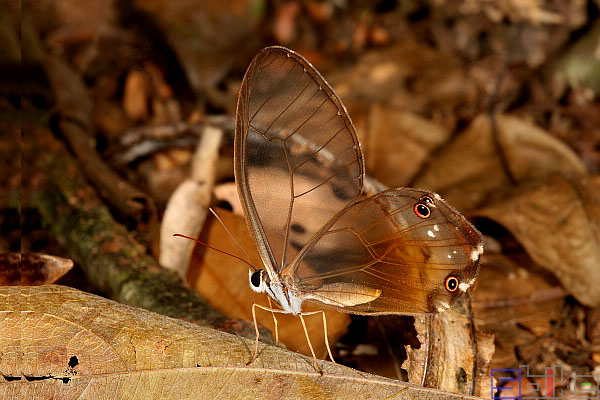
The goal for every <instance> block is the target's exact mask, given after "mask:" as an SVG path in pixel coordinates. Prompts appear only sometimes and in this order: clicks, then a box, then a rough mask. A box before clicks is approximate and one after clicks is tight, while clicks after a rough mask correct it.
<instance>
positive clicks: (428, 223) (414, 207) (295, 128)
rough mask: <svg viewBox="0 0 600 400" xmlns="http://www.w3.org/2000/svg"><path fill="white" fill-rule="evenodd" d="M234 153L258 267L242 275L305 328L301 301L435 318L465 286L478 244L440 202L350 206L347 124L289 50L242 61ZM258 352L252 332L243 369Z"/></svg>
mask: <svg viewBox="0 0 600 400" xmlns="http://www.w3.org/2000/svg"><path fill="white" fill-rule="evenodd" d="M234 148H235V150H234V170H235V180H236V184H237V189H238V194H239V197H240V200H241V203H242V206H243V209H244V214H245V219H246V222H247V225H248V229H249V231H250V233H251V236H252V237H253V239H254V242H255V244H256V247H257V249H258V253H259V255H260V257H261V260H262V263H263V268H261V269H255V270H252V269H251V270H250V271H249V274H248V276H249V284H250V287H251V288H252V289H253V290H254V291H256V292H265V293H267V294H268V296H269V297H270V298H272V299H273V300H275V302H276V303H277V304H278V305H279V306H280V307H281V310H277V311H278V312H283V313H290V314H294V315H298V316H300V318H301V321H302V323H303V326H304V320H303V319H302V316H303V315H306V313H303V311H302V306H303V304H304V303H305V302H309V303H313V304H316V305H317V307H318V308H319V309H325V308H329V309H334V310H337V311H341V312H346V313H352V314H366V315H374V314H403V315H414V314H422V313H435V312H442V311H444V310H446V309H448V308H449V307H451V306H452V304H453V302H454V301H455V300H456V299H457V298H458V297H459V296H460V295H462V294H464V293H465V292H466V291H467V289H468V288H469V287H470V286H471V285H473V283H474V282H475V279H476V277H477V273H478V270H479V263H480V258H481V255H482V254H483V241H482V237H481V234H480V233H479V232H478V231H477V229H476V228H475V227H474V226H473V225H472V224H471V223H470V222H469V221H468V220H467V219H466V218H465V217H464V216H462V215H461V214H460V213H459V212H458V211H457V210H455V209H454V208H452V207H451V206H450V205H448V204H447V203H446V202H445V201H444V200H443V199H442V198H441V197H440V196H439V195H437V194H435V193H432V192H428V191H425V190H418V189H410V188H397V189H389V190H385V191H382V192H380V193H377V194H375V195H373V196H371V197H368V198H366V199H363V200H361V199H360V197H361V195H362V192H363V182H364V174H365V164H364V158H363V153H362V150H361V145H360V142H359V140H358V137H357V134H356V131H355V129H354V126H353V124H352V121H351V119H350V116H349V115H348V112H347V111H346V108H345V107H344V105H343V104H342V102H341V100H340V99H339V98H338V97H337V95H336V94H335V92H334V91H333V89H332V88H331V86H329V84H328V83H327V82H326V81H325V79H324V78H323V77H322V76H321V74H320V73H319V72H318V71H317V70H316V69H315V68H314V67H313V66H312V65H311V64H310V63H309V62H308V61H307V60H306V59H305V58H304V57H302V56H301V55H299V54H297V53H295V52H294V51H292V50H289V49H287V48H284V47H279V46H274V47H267V48H265V49H263V50H262V51H261V52H260V53H259V54H258V55H257V56H256V57H255V58H254V59H253V61H252V62H251V64H250V66H249V67H248V70H247V71H246V74H245V76H244V79H243V81H242V85H241V88H240V92H239V97H238V102H237V111H236V124H235V143H234ZM254 306H256V304H255V305H254ZM254 306H253V308H252V311H253V316H254V318H255V325H256V317H255V310H254ZM259 307H260V306H259ZM261 308H264V307H261ZM271 311H274V310H271ZM324 322H325V321H324ZM305 332H306V328H305ZM325 337H326V338H327V335H325ZM307 338H308V335H307ZM327 345H328V343H327ZM309 346H310V339H309ZM310 347H311V351H312V346H310ZM327 347H328V350H329V346H327ZM257 351H258V329H257V341H256V347H255V353H254V356H253V358H252V360H251V361H250V362H252V361H253V360H254V358H255V357H256V354H257ZM329 355H330V357H331V352H330V351H329ZM313 357H314V352H313ZM331 359H332V360H333V357H331Z"/></svg>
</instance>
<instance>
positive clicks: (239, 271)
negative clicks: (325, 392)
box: [187, 194, 350, 357]
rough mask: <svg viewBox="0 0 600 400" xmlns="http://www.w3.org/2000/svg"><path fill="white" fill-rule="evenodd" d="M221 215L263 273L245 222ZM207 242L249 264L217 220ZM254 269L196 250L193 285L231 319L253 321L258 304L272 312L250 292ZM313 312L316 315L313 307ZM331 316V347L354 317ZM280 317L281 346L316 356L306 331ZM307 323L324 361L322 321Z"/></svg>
mask: <svg viewBox="0 0 600 400" xmlns="http://www.w3.org/2000/svg"><path fill="white" fill-rule="evenodd" d="M236 196H237V194H236ZM218 214H219V216H220V217H221V219H222V220H223V222H224V224H225V226H227V229H229V231H230V232H231V234H232V235H233V237H235V238H236V240H237V241H238V242H239V243H240V245H241V246H242V247H243V248H244V249H245V250H246V252H247V253H248V254H249V256H250V257H251V258H250V260H248V261H250V262H251V263H252V265H254V266H256V267H257V268H259V267H261V261H260V257H259V256H258V253H257V252H256V247H255V245H254V242H253V241H252V239H251V238H250V235H249V233H248V228H247V226H246V222H245V221H244V218H243V217H240V216H237V215H233V214H231V213H229V212H227V211H224V210H218ZM202 239H203V240H204V241H205V242H206V243H208V244H209V245H211V246H214V247H216V248H218V249H220V250H223V251H226V252H228V253H230V254H235V255H240V256H242V257H243V258H246V257H245V256H244V255H243V254H242V253H241V251H240V249H239V248H237V246H236V245H235V243H234V242H233V240H232V239H231V238H230V237H229V236H227V234H226V232H225V230H224V229H223V227H222V226H220V224H219V223H218V222H217V221H216V219H215V218H208V219H207V222H206V225H205V228H204V233H203V236H202ZM248 269H249V267H248V266H247V265H245V264H244V263H243V262H241V261H239V260H236V259H235V258H233V257H228V256H226V255H223V254H221V253H218V252H216V251H212V250H210V249H206V248H205V247H203V246H196V249H195V251H194V257H193V260H192V263H191V265H190V272H189V273H188V277H187V280H188V282H189V283H190V285H191V286H192V287H194V288H195V289H196V290H197V291H198V292H199V293H200V295H202V297H203V298H204V299H206V301H207V302H208V303H209V304H211V305H212V306H213V307H214V308H216V309H217V310H219V311H221V312H223V313H224V314H226V315H227V316H229V317H231V318H239V319H245V320H248V321H252V304H253V303H256V304H260V305H262V306H264V307H269V303H268V300H267V295H266V294H264V293H256V292H253V291H252V290H251V289H250V286H249V283H248ZM272 304H274V303H272ZM307 310H308V311H310V310H312V309H310V307H307ZM325 314H326V316H327V331H328V337H329V341H330V343H335V341H336V340H337V339H338V338H339V337H340V336H341V335H342V334H344V333H345V332H346V327H347V326H348V324H349V323H350V317H349V316H348V315H347V314H343V313H339V312H336V311H329V310H328V311H325ZM256 316H257V319H258V322H259V323H260V324H261V325H263V326H264V327H266V328H267V329H269V330H270V331H271V332H273V334H275V330H274V328H275V326H274V322H273V317H272V315H271V313H268V312H266V311H262V310H260V309H257V312H256ZM276 317H277V321H278V329H279V338H280V340H281V342H282V343H283V344H284V345H286V346H287V347H288V348H289V349H291V350H294V351H297V352H300V353H302V354H306V355H309V354H310V350H309V348H308V344H307V342H306V337H305V336H304V333H303V331H302V325H301V322H300V319H299V318H298V317H296V316H293V315H284V314H277V315H276ZM305 321H306V324H307V328H308V334H309V336H310V339H311V342H312V345H313V347H314V349H315V353H316V354H317V356H318V357H324V356H325V354H326V348H325V334H324V330H323V320H322V317H321V316H320V315H315V316H311V317H307V318H305Z"/></svg>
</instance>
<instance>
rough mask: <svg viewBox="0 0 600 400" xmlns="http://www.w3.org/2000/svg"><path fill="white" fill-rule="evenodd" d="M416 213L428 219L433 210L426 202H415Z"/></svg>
mask: <svg viewBox="0 0 600 400" xmlns="http://www.w3.org/2000/svg"><path fill="white" fill-rule="evenodd" d="M415 214H417V217H419V218H423V219H426V218H429V216H430V215H431V211H430V210H429V207H427V206H426V205H425V204H423V203H417V204H415Z"/></svg>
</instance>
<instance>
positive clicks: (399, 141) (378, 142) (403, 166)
mask: <svg viewBox="0 0 600 400" xmlns="http://www.w3.org/2000/svg"><path fill="white" fill-rule="evenodd" d="M449 137H450V132H449V131H448V130H446V129H444V128H443V127H441V126H439V125H437V124H435V123H433V122H431V121H429V120H427V119H425V118H423V117H420V116H419V115H418V114H416V113H413V112H411V111H406V110H398V109H395V108H391V107H387V106H384V105H381V104H379V103H376V104H375V105H373V106H372V107H371V109H370V110H369V117H368V126H367V129H366V131H365V132H362V135H361V137H360V139H361V144H362V149H363V152H364V154H365V162H366V164H367V170H368V171H369V172H370V173H371V174H372V175H373V177H374V178H376V179H378V180H380V181H382V182H383V183H385V184H386V185H388V186H389V187H398V186H407V185H408V184H409V182H410V181H411V180H412V178H413V177H414V176H415V175H416V174H417V173H418V172H419V171H420V170H421V168H422V167H423V165H424V164H425V162H426V161H427V160H428V159H429V156H430V154H431V153H432V152H433V151H434V150H435V149H437V148H438V147H439V146H440V145H442V144H443V143H444V142H446V141H447V140H448V138H449Z"/></svg>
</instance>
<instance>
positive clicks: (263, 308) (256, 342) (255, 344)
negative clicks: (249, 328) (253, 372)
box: [246, 303, 312, 365]
mask: <svg viewBox="0 0 600 400" xmlns="http://www.w3.org/2000/svg"><path fill="white" fill-rule="evenodd" d="M256 307H258V308H260V309H261V310H265V311H270V312H271V313H273V317H275V315H274V313H281V314H288V313H287V312H285V311H283V310H276V309H274V308H268V307H265V306H261V305H260V304H256V303H254V304H252V320H253V321H254V330H255V331H256V341H255V342H254V354H252V358H251V359H250V361H248V362H247V363H246V365H250V364H252V363H253V362H254V360H256V357H258V337H259V335H260V333H259V332H258V323H257V322H256ZM275 328H277V324H275ZM311 349H312V348H311Z"/></svg>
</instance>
